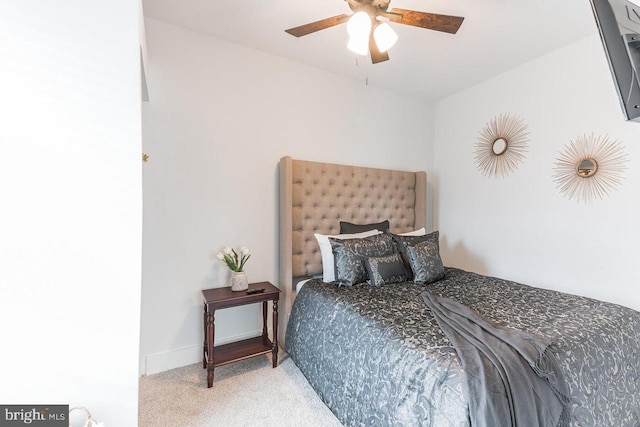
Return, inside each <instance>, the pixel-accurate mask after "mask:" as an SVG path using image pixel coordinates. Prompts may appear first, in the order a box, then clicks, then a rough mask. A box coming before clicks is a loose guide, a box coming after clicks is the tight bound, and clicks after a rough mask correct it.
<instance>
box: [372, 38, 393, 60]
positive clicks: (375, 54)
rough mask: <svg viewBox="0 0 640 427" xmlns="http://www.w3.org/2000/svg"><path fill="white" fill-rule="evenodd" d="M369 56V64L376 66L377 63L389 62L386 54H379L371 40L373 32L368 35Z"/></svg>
mask: <svg viewBox="0 0 640 427" xmlns="http://www.w3.org/2000/svg"><path fill="white" fill-rule="evenodd" d="M369 54H370V55H371V63H372V64H377V63H378V62H384V61H388V60H389V53H388V52H380V49H378V45H377V44H376V41H375V40H374V38H373V31H371V34H369Z"/></svg>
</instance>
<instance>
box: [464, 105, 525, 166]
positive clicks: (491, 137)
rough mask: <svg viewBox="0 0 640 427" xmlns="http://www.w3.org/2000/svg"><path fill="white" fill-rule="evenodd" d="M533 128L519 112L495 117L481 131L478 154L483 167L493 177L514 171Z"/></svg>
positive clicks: (476, 148)
mask: <svg viewBox="0 0 640 427" xmlns="http://www.w3.org/2000/svg"><path fill="white" fill-rule="evenodd" d="M528 137H529V131H528V130H527V125H526V124H525V123H524V121H523V120H522V119H521V118H520V117H518V116H517V115H515V114H501V115H499V116H496V117H494V118H493V119H491V120H490V121H489V123H487V124H486V125H485V127H484V128H482V130H481V131H480V135H479V136H478V141H477V142H476V145H475V150H474V157H475V162H476V165H477V166H478V169H480V171H481V172H482V173H483V174H484V175H486V176H489V177H494V178H495V177H501V178H502V177H505V176H507V175H509V174H510V173H511V172H513V171H514V170H515V169H516V168H517V167H518V164H519V163H520V162H522V160H523V159H524V157H525V154H526V152H527V151H528V149H529V138H528Z"/></svg>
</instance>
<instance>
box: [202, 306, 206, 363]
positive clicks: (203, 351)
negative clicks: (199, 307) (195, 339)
mask: <svg viewBox="0 0 640 427" xmlns="http://www.w3.org/2000/svg"><path fill="white" fill-rule="evenodd" d="M203 312H204V314H203V317H204V334H203V335H204V345H203V346H202V369H207V305H206V304H205V305H204V310H203Z"/></svg>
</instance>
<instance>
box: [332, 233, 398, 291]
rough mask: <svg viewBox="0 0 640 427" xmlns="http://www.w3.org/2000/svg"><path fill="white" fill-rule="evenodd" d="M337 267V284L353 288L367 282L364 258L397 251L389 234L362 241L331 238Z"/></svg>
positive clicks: (365, 238)
mask: <svg viewBox="0 0 640 427" xmlns="http://www.w3.org/2000/svg"><path fill="white" fill-rule="evenodd" d="M329 241H330V242H331V250H332V251H333V258H334V265H335V282H336V283H338V284H339V285H347V286H352V285H354V284H356V283H362V282H366V281H367V272H366V270H365V268H364V264H363V258H364V257H381V256H386V255H391V254H393V253H394V252H396V251H397V247H396V243H395V241H394V240H393V237H391V235H389V234H376V235H375V236H369V237H364V238H362V239H349V240H340V239H334V238H333V237H329Z"/></svg>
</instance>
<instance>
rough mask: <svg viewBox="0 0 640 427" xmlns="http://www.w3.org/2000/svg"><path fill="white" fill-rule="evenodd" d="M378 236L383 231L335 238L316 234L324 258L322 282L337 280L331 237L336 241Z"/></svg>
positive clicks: (340, 235) (336, 236) (339, 235)
mask: <svg viewBox="0 0 640 427" xmlns="http://www.w3.org/2000/svg"><path fill="white" fill-rule="evenodd" d="M376 234H382V231H378V230H369V231H365V232H364V233H355V234H337V235H335V236H327V235H325V234H318V233H315V234H314V236H315V237H316V240H317V241H318V246H320V256H322V281H323V282H326V283H329V282H333V281H334V280H335V269H334V266H333V263H334V261H333V251H332V250H331V242H330V241H329V237H334V238H336V239H342V240H346V239H361V238H363V237H369V236H375V235H376Z"/></svg>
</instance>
